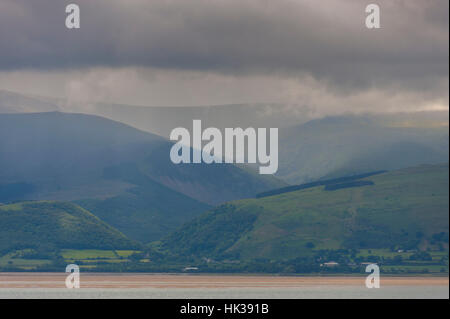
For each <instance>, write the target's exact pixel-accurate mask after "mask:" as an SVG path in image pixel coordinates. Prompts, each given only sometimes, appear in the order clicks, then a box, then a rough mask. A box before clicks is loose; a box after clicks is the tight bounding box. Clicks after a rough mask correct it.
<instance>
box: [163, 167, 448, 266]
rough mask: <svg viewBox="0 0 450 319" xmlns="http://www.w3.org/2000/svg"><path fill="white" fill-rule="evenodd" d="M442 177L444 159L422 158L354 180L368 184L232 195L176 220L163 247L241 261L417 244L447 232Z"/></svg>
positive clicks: (445, 169) (445, 176)
mask: <svg viewBox="0 0 450 319" xmlns="http://www.w3.org/2000/svg"><path fill="white" fill-rule="evenodd" d="M448 178H449V175H448V164H442V165H427V166H419V167H414V168H409V169H402V170H397V171H392V172H386V173H382V174H378V175H373V176H369V177H366V178H363V179H361V181H371V182H372V183H362V184H360V185H358V184H352V185H339V187H334V188H330V189H332V190H326V189H325V188H324V186H318V187H312V188H307V189H303V190H298V191H293V192H287V193H283V194H280V195H276V196H269V197H264V198H260V199H247V200H241V201H234V202H231V203H227V204H224V205H221V206H219V207H217V208H215V209H213V210H211V211H209V212H207V213H205V214H203V215H201V216H199V217H197V218H196V219H195V220H194V221H192V222H191V223H188V224H187V225H185V226H183V227H182V228H181V229H180V230H178V231H177V232H175V233H174V234H171V235H170V236H169V237H168V238H166V239H165V241H164V245H163V247H164V248H165V249H167V250H168V251H170V252H171V253H173V254H176V255H181V256H186V255H195V256H197V257H213V258H240V259H241V260H242V259H254V258H268V259H277V260H283V259H293V258H298V257H304V256H307V255H310V254H312V253H313V251H314V250H319V249H340V248H391V247H398V248H403V249H412V248H416V247H421V248H425V247H427V246H428V245H430V241H431V238H432V237H433V235H436V234H439V233H441V232H445V233H447V236H448V227H449V216H448V208H449V197H448V191H449V182H448ZM369 184H370V185H369ZM447 245H448V243H447Z"/></svg>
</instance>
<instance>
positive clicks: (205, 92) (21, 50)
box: [0, 0, 449, 115]
mask: <svg viewBox="0 0 450 319" xmlns="http://www.w3.org/2000/svg"><path fill="white" fill-rule="evenodd" d="M69 3H76V4H78V5H79V7H80V24H81V27H80V29H70V30H69V29H67V28H66V27H65V19H66V15H67V14H66V13H65V7H66V5H68V4H69ZM370 3H376V4H378V5H379V6H380V9H381V28H380V29H368V28H366V26H365V19H366V15H367V13H365V7H366V6H367V5H368V4H370ZM448 6H449V2H448V0H429V1H423V0H377V1H374V0H371V1H364V0H345V1H344V0H321V1H316V0H151V1H148V0H126V1H125V0H95V1H94V0H72V1H63V0H33V1H29V0H0V89H5V90H10V91H16V92H21V93H27V94H36V95H43V96H52V97H64V98H67V99H69V100H73V101H77V102H80V101H81V102H83V101H104V102H110V103H119V104H134V105H144V106H194V105H195V106H197V105H218V104H235V103H284V104H286V105H290V106H292V108H295V107H305V106H306V107H310V108H314V109H315V110H317V112H318V113H320V114H324V115H325V114H338V113H343V112H380V111H382V112H383V111H416V110H431V109H448V105H449V98H448V95H449V92H448V86H449V64H448V58H449V42H448V41H449V16H448V11H449V8H448Z"/></svg>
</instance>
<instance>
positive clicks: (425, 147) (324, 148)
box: [277, 112, 449, 184]
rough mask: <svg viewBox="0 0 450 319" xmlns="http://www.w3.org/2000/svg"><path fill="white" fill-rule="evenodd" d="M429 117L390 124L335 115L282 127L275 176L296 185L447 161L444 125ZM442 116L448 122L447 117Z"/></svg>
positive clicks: (374, 118) (390, 120)
mask: <svg viewBox="0 0 450 319" xmlns="http://www.w3.org/2000/svg"><path fill="white" fill-rule="evenodd" d="M429 115H430V114H429V113H426V112H424V114H416V116H415V117H414V116H412V115H403V116H399V115H398V116H397V118H395V116H393V118H388V119H387V118H385V117H383V116H338V117H327V118H323V119H319V120H314V121H310V122H308V123H306V124H303V125H298V126H294V127H290V128H286V129H284V130H283V131H282V132H281V135H280V147H279V148H280V154H279V158H280V165H279V167H280V168H279V170H278V172H277V176H278V177H280V178H282V179H284V180H286V181H288V182H289V183H293V184H300V183H306V182H310V181H314V180H317V179H321V178H333V177H339V176H343V175H349V174H359V173H365V172H370V171H375V170H393V169H399V168H405V167H411V166H415V165H420V164H437V163H442V162H445V161H447V160H448V155H449V147H448V145H449V144H448V142H449V136H448V122H447V124H446V125H445V121H444V120H442V121H441V122H442V123H441V122H439V121H438V119H436V118H433V119H431V120H430V119H429ZM445 115H446V117H447V118H448V113H446V114H445ZM386 117H387V116H386ZM411 118H412V119H411ZM434 124H435V126H434Z"/></svg>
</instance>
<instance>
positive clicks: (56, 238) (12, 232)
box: [0, 201, 136, 252]
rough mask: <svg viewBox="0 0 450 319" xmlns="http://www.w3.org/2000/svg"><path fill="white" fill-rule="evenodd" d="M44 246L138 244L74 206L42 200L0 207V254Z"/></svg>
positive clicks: (112, 247) (115, 245)
mask: <svg viewBox="0 0 450 319" xmlns="http://www.w3.org/2000/svg"><path fill="white" fill-rule="evenodd" d="M43 247H45V248H49V249H59V248H73V249H86V248H97V249H115V248H116V249H121V248H122V249H127V248H133V247H136V243H135V242H133V241H131V240H129V239H128V238H127V237H125V235H123V234H122V233H121V232H119V231H118V230H116V229H114V228H113V227H111V226H109V225H108V224H106V223H104V222H103V221H101V220H100V219H98V218H97V217H95V216H94V215H92V214H91V213H89V212H88V211H86V210H84V209H82V208H81V207H79V206H77V205H75V204H72V203H68V202H52V201H39V202H21V203H15V204H10V205H2V206H0V252H7V251H10V250H15V249H24V248H40V249H42V248H43ZM51 247H53V248H51Z"/></svg>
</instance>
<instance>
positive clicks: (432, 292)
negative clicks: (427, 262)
mask: <svg viewBox="0 0 450 319" xmlns="http://www.w3.org/2000/svg"><path fill="white" fill-rule="evenodd" d="M5 298H7V299H17V298H19V299H28V298H32V299H66V298H70V299H111V298H113V299H114V298H125V299H128V298H133V299H148V298H150V299H166V298H168V299H210V298H214V299H215V298H217V299H247V298H249V299H341V298H351V299H380V298H383V299H384V298H387V299H422V298H425V299H427V298H431V299H448V298H449V287H448V286H388V287H380V288H378V289H375V288H372V289H368V288H365V287H353V286H329V287H328V286H316V287H301V288H264V289H263V288H126V289H124V288H80V289H66V288H0V299H5Z"/></svg>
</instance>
